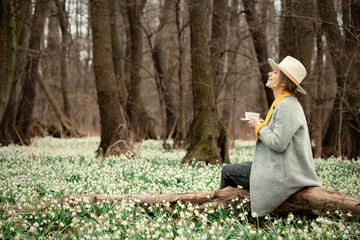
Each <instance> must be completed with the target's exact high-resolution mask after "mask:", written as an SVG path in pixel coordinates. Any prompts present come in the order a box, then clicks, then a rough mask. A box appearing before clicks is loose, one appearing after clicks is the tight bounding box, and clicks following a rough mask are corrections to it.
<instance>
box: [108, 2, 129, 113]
mask: <svg viewBox="0 0 360 240" xmlns="http://www.w3.org/2000/svg"><path fill="white" fill-rule="evenodd" d="M108 1H109V6H112V7H111V8H110V27H111V46H112V49H113V53H112V54H113V57H112V59H113V64H114V70H115V77H116V81H117V83H118V87H119V97H120V104H121V106H122V107H125V106H126V100H127V97H128V96H127V94H128V93H127V88H126V83H125V79H124V76H123V66H122V58H123V56H124V54H123V51H122V49H121V43H120V38H119V31H118V24H117V20H116V19H117V15H118V14H117V9H118V8H119V6H118V4H117V1H116V0H108Z"/></svg>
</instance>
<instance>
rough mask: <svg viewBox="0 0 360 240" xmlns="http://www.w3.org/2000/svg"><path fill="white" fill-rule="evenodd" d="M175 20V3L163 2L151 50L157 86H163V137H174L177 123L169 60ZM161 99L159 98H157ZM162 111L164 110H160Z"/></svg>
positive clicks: (174, 65) (173, 82)
mask: <svg viewBox="0 0 360 240" xmlns="http://www.w3.org/2000/svg"><path fill="white" fill-rule="evenodd" d="M175 18H176V1H175V0H165V2H164V6H163V7H162V9H161V15H160V25H159V28H158V32H157V34H156V39H155V44H154V48H153V59H154V63H155V69H156V71H157V77H158V84H159V85H160V86H161V85H163V86H164V93H160V95H163V98H164V99H163V100H161V102H163V104H164V105H165V106H162V108H165V112H164V114H166V116H165V119H163V121H165V124H166V125H165V124H164V123H163V125H164V126H163V131H165V133H164V137H165V138H168V137H174V136H175V135H176V130H177V128H176V125H177V121H178V115H177V94H176V82H175V80H176V78H174V77H173V76H172V75H173V73H174V72H175V69H176V65H177V63H176V64H174V63H173V62H172V61H171V60H172V58H171V56H170V54H171V49H170V48H171V47H173V45H174V44H173V41H172V39H173V37H174V36H173V35H174V29H175ZM159 97H161V96H159ZM162 111H164V110H162Z"/></svg>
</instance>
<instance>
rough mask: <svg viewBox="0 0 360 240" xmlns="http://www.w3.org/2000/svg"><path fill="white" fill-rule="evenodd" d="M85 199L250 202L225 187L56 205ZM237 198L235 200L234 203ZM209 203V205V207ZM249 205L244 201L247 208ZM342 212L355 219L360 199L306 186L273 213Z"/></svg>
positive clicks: (93, 196) (359, 211)
mask: <svg viewBox="0 0 360 240" xmlns="http://www.w3.org/2000/svg"><path fill="white" fill-rule="evenodd" d="M84 198H88V199H90V200H92V201H93V202H99V201H105V200H110V201H111V202H113V203H114V202H115V201H117V202H121V201H123V200H125V201H130V200H131V201H133V202H138V203H139V205H143V204H145V203H147V204H155V203H163V201H164V200H165V201H167V202H168V203H170V207H172V206H174V205H176V203H177V202H178V201H181V202H183V203H184V202H190V203H192V204H194V205H198V206H199V210H204V209H205V208H208V209H209V208H217V207H218V206H219V205H224V206H228V205H229V204H231V205H236V204H237V203H239V202H240V203H241V202H242V201H243V200H244V199H250V193H249V191H248V190H245V189H237V188H233V187H227V188H224V189H222V190H216V191H212V192H189V193H173V194H148V193H147V194H134V195H113V196H111V195H101V194H84V195H63V196H62V197H60V199H59V202H60V203H61V204H62V203H64V201H65V200H66V199H68V200H70V199H71V200H72V202H75V200H81V199H84ZM234 199H238V200H237V201H233V200H234ZM210 203H211V204H210ZM249 204H250V202H247V205H249ZM336 210H341V211H343V212H344V213H347V212H349V211H350V212H351V214H352V216H353V217H354V218H358V217H360V199H359V198H355V197H351V196H348V195H346V194H343V193H340V192H336V191H332V190H327V189H324V188H321V187H309V188H304V189H302V190H300V191H299V192H297V193H295V194H294V195H292V196H291V197H290V198H288V199H287V200H286V201H285V202H284V203H283V204H281V205H280V206H279V207H278V208H277V209H276V210H275V211H274V212H275V213H280V214H285V213H290V212H292V213H300V212H304V211H307V212H310V213H312V214H314V215H318V216H323V215H327V214H326V212H328V211H329V212H330V213H332V212H334V211H336Z"/></svg>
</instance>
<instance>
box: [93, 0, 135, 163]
mask: <svg viewBox="0 0 360 240" xmlns="http://www.w3.org/2000/svg"><path fill="white" fill-rule="evenodd" d="M90 11H91V20H92V34H93V56H94V72H95V77H96V89H97V94H98V102H99V110H100V118H101V141H100V145H99V149H98V152H102V153H103V154H104V155H105V156H107V155H115V154H122V153H124V152H126V151H128V150H130V146H129V140H130V135H129V131H128V126H127V122H126V120H125V115H124V112H123V110H122V108H121V105H120V100H119V96H118V89H117V83H116V78H115V73H114V65H113V62H112V48H111V32H110V16H109V5H108V0H96V1H95V0H91V1H90Z"/></svg>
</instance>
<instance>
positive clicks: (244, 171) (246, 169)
mask: <svg viewBox="0 0 360 240" xmlns="http://www.w3.org/2000/svg"><path fill="white" fill-rule="evenodd" d="M251 165H252V162H243V163H241V164H228V165H225V166H224V167H223V169H222V171H221V182H220V189H223V188H225V187H228V186H232V187H235V188H236V187H237V186H238V185H240V186H242V187H243V188H244V189H249V188H250V172H251Z"/></svg>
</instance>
